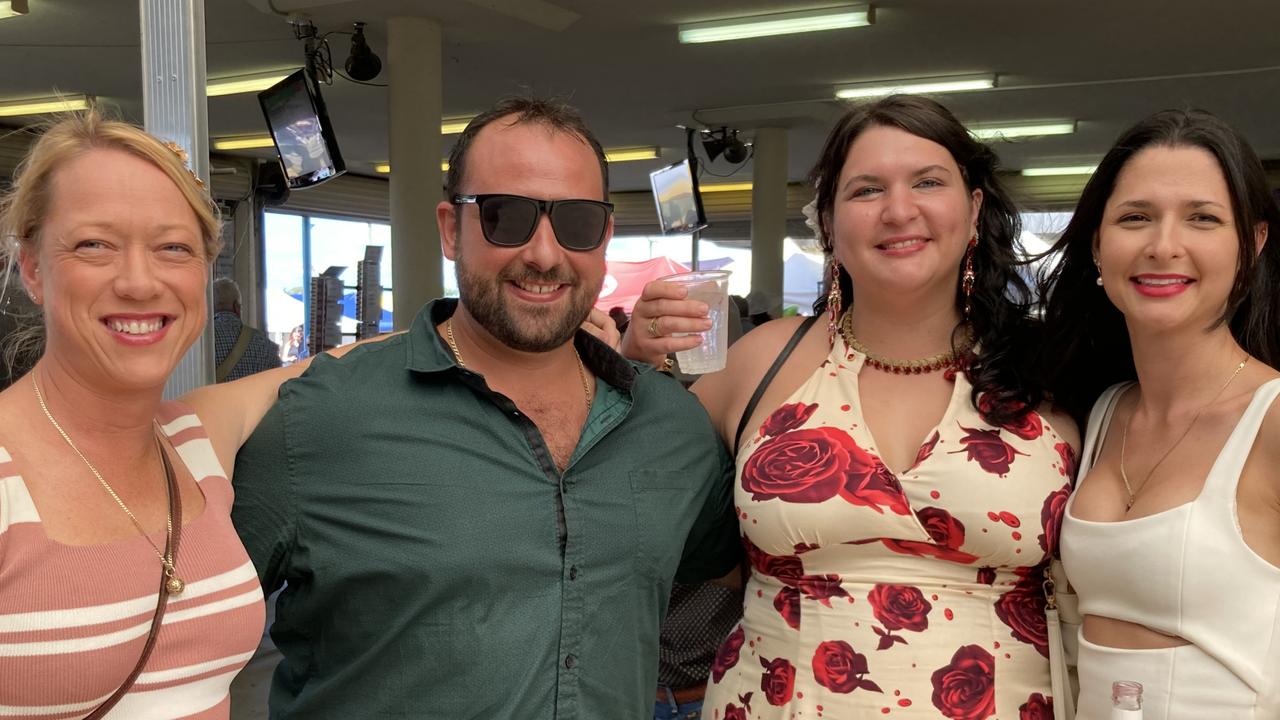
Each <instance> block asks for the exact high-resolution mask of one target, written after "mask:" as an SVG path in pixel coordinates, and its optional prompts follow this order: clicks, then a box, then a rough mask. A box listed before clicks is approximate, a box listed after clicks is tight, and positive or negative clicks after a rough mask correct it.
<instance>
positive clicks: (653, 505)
mask: <svg viewBox="0 0 1280 720" xmlns="http://www.w3.org/2000/svg"><path fill="white" fill-rule="evenodd" d="M629 475H630V481H631V495H632V501H633V509H634V511H635V522H636V548H635V551H636V559H637V561H638V562H639V565H640V567H641V568H642V569H643V570H645V571H646V572H648V573H650V574H651V575H652V576H653V577H655V578H659V579H669V578H670V577H671V576H672V575H673V574H674V573H675V570H676V568H677V567H678V566H679V565H680V557H681V554H682V553H683V551H684V546H685V540H686V539H687V538H688V536H689V528H690V526H691V525H692V524H693V521H694V519H695V518H696V517H697V516H698V510H699V508H700V506H701V504H702V498H703V496H704V494H705V490H706V479H705V478H704V477H700V476H699V474H698V473H697V472H695V471H693V470H692V469H689V470H632V471H631V472H630V474H629Z"/></svg>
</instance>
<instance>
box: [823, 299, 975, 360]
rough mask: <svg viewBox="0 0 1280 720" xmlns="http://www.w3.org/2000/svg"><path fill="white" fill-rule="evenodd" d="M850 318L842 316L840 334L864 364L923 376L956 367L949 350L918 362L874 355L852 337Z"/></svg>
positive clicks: (850, 316)
mask: <svg viewBox="0 0 1280 720" xmlns="http://www.w3.org/2000/svg"><path fill="white" fill-rule="evenodd" d="M852 317H853V314H852V313H845V314H844V318H843V319H841V321H840V334H841V335H843V336H844V341H845V344H846V345H848V346H849V349H850V350H853V351H854V352H857V353H861V354H862V355H863V356H864V357H865V358H866V359H867V360H866V364H867V365H870V366H871V367H873V368H875V369H877V370H882V371H884V372H889V373H893V374H895V375H925V374H928V373H932V372H937V371H939V370H948V369H952V368H955V367H956V366H957V365H958V363H957V360H956V354H955V352H954V351H951V350H948V351H947V352H943V353H938V354H937V355H930V356H929V357H927V358H922V359H920V360H892V359H890V358H886V357H881V356H879V355H876V354H875V353H873V352H871V350H870V349H869V348H868V347H867V346H866V345H863V344H862V342H861V341H860V340H858V338H856V337H854V335H853V321H852Z"/></svg>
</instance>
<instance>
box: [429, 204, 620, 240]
mask: <svg viewBox="0 0 1280 720" xmlns="http://www.w3.org/2000/svg"><path fill="white" fill-rule="evenodd" d="M453 204H454V205H469V204H475V205H476V207H477V208H478V209H479V210H480V230H481V232H482V233H483V234H484V239H485V240H488V241H489V242H491V243H493V244H494V245H497V246H499V247H520V246H521V245H524V244H525V243H527V242H529V238H531V237H533V233H534V231H535V230H537V229H538V220H540V219H541V218H542V214H543V213H546V214H547V217H549V218H551V229H552V230H554V231H555V234H556V242H559V243H560V245H561V247H563V248H564V249H566V250H575V251H579V252H583V251H587V250H595V249H596V248H598V247H600V243H602V242H604V233H605V231H606V230H607V229H608V228H609V216H610V215H612V214H613V203H609V202H602V201H600V200H536V199H534V198H530V197H525V196H523V195H454V196H453Z"/></svg>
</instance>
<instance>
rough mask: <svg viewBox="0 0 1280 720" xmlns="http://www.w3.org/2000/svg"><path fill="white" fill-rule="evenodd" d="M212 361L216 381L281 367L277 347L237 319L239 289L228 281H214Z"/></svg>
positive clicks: (260, 333)
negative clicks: (214, 367) (214, 365)
mask: <svg viewBox="0 0 1280 720" xmlns="http://www.w3.org/2000/svg"><path fill="white" fill-rule="evenodd" d="M213 361H214V363H215V364H216V367H217V369H216V371H215V372H214V376H215V378H216V380H217V382H227V381H229V380H239V379H240V378H242V377H245V376H246V375H252V374H254V373H257V372H262V371H263V370H271V369H272V368H278V367H280V348H279V346H277V345H276V344H275V343H273V342H271V341H270V340H269V339H267V334H266V333H264V332H262V331H261V330H259V329H257V328H252V327H249V326H248V325H246V324H245V322H244V320H243V319H242V318H241V317H240V288H239V287H238V286H236V283H235V281H234V280H232V279H231V278H218V279H217V280H214V281H213Z"/></svg>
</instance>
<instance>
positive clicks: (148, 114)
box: [138, 0, 214, 398]
mask: <svg viewBox="0 0 1280 720" xmlns="http://www.w3.org/2000/svg"><path fill="white" fill-rule="evenodd" d="M138 5H139V7H140V9H141V13H140V19H141V22H140V25H141V40H142V111H143V122H144V125H145V126H146V129H147V132H150V133H151V134H152V135H155V136H157V137H159V138H161V139H163V140H169V141H172V142H174V143H177V145H178V146H180V147H181V148H183V149H184V150H186V152H187V157H189V158H190V159H191V169H192V170H194V171H195V173H196V175H197V176H199V177H200V178H201V179H202V180H204V181H205V182H206V183H208V182H209V122H208V112H207V111H208V106H207V99H206V98H205V65H204V0H138ZM212 269H213V268H212V265H211V266H210V274H211V275H212ZM208 293H209V318H210V321H209V323H208V324H207V325H206V326H205V330H204V334H203V335H201V336H200V337H198V338H196V341H195V344H194V345H192V346H191V349H190V350H188V351H187V354H186V355H185V356H184V357H183V358H182V361H181V362H179V363H178V367H177V368H175V369H174V371H173V375H171V376H170V377H169V382H168V384H166V385H165V397H167V398H174V397H177V396H179V395H181V394H183V393H185V392H187V391H188V390H194V389H195V388H198V387H200V386H202V385H208V384H210V383H212V382H213V371H214V364H213V321H212V318H213V296H212V289H210V290H208Z"/></svg>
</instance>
